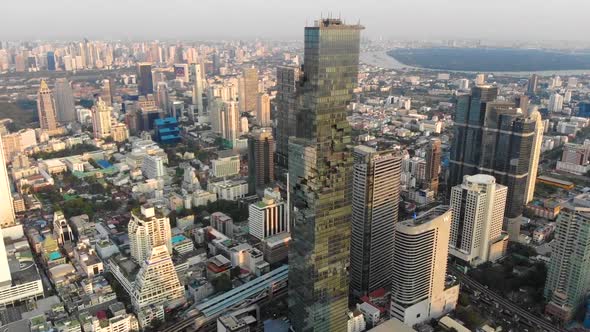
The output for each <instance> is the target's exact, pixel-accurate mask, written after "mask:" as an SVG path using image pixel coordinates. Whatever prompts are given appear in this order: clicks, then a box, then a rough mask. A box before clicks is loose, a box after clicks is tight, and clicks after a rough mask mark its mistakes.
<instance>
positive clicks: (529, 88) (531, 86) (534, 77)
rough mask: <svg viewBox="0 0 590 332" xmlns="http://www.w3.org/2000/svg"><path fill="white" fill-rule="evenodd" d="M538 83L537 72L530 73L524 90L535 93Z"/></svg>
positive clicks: (529, 93)
mask: <svg viewBox="0 0 590 332" xmlns="http://www.w3.org/2000/svg"><path fill="white" fill-rule="evenodd" d="M538 84H539V76H538V75H537V74H532V75H531V78H529V83H528V85H527V89H526V92H527V94H528V95H529V96H530V95H535V94H536V93H537V85H538Z"/></svg>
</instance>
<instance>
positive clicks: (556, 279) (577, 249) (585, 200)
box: [545, 193, 590, 322]
mask: <svg viewBox="0 0 590 332" xmlns="http://www.w3.org/2000/svg"><path fill="white" fill-rule="evenodd" d="M589 257H590V194H588V193H586V194H581V195H578V196H576V197H575V198H573V199H571V200H570V201H569V202H567V203H566V204H565V205H564V206H563V207H562V209H561V213H560V214H559V216H558V217H557V228H556V229H555V240H553V246H552V251H551V261H550V263H549V267H548V271H547V281H546V282H545V299H546V300H547V301H548V304H547V306H546V307H545V312H546V313H548V314H550V315H551V316H553V317H555V318H557V319H558V320H559V321H562V322H568V321H569V320H571V319H572V317H573V316H574V314H575V313H576V312H577V311H578V309H579V308H580V307H581V306H582V305H583V304H584V303H585V302H586V300H587V294H588V292H589V291H590V264H589V262H588V260H589Z"/></svg>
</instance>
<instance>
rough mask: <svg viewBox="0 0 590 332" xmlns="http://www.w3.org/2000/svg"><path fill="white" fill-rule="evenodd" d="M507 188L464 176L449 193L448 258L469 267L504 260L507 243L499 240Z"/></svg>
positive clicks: (488, 178) (490, 180) (482, 177)
mask: <svg viewBox="0 0 590 332" xmlns="http://www.w3.org/2000/svg"><path fill="white" fill-rule="evenodd" d="M507 193H508V188H506V187H505V186H503V185H500V184H496V179H494V177H493V176H491V175H484V174H478V175H472V176H469V175H467V176H465V178H464V179H463V183H462V184H460V185H457V186H455V187H453V189H452V190H451V209H452V211H453V223H452V225H451V241H450V244H449V247H450V254H451V255H453V256H454V257H456V258H458V259H460V260H461V261H463V262H465V263H466V264H468V265H470V266H477V265H480V264H483V263H485V262H488V261H492V262H493V261H496V260H497V259H498V258H501V257H503V256H504V253H505V250H506V246H507V245H508V241H507V240H508V239H507V238H506V237H503V236H502V223H503V221H504V208H505V207H506V195H507Z"/></svg>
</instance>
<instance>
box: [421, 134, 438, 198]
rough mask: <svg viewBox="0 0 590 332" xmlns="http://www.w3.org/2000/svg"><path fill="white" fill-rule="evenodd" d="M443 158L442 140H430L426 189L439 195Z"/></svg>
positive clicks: (427, 154)
mask: <svg viewBox="0 0 590 332" xmlns="http://www.w3.org/2000/svg"><path fill="white" fill-rule="evenodd" d="M441 156H442V148H441V146H440V140H439V139H438V138H433V139H431V140H430V142H429V144H428V147H427V148H426V172H425V176H424V187H425V188H424V189H429V190H432V191H433V192H434V195H437V193H438V173H439V172H440V159H441Z"/></svg>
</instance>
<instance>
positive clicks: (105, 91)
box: [100, 80, 113, 107]
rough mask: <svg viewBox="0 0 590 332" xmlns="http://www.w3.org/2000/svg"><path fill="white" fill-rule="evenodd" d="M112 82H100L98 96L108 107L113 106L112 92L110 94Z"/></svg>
mask: <svg viewBox="0 0 590 332" xmlns="http://www.w3.org/2000/svg"><path fill="white" fill-rule="evenodd" d="M112 85H113V81H112V80H102V87H101V92H100V96H101V98H102V100H103V101H104V102H105V104H106V105H107V106H109V107H111V106H113V92H112Z"/></svg>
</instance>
